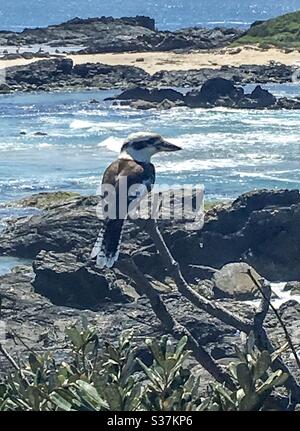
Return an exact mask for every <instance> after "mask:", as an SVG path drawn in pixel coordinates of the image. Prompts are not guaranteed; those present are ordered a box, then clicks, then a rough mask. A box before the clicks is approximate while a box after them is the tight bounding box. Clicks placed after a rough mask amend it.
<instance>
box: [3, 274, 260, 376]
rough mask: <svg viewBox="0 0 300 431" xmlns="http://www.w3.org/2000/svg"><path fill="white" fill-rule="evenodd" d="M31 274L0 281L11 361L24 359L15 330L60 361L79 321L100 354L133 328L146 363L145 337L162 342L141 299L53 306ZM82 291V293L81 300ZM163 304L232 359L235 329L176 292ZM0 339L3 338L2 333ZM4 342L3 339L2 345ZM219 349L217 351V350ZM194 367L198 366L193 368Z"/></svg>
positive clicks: (235, 305) (238, 309)
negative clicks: (96, 337) (35, 289)
mask: <svg viewBox="0 0 300 431" xmlns="http://www.w3.org/2000/svg"><path fill="white" fill-rule="evenodd" d="M32 276H33V274H32V273H31V271H30V268H28V270H27V272H26V271H24V270H23V271H21V272H19V271H14V272H12V273H10V274H7V275H5V276H2V277H0V297H1V322H5V325H6V327H5V335H6V339H5V341H4V345H5V348H6V349H7V350H8V351H9V352H10V354H11V355H12V356H13V357H17V356H19V355H22V354H25V355H26V357H27V356H28V350H27V347H24V346H23V344H21V343H19V342H16V340H15V338H14V337H13V331H14V332H15V333H17V334H18V336H19V337H21V338H22V339H23V340H24V341H25V342H26V345H27V346H29V347H30V348H32V349H33V350H34V351H35V352H36V353H42V352H44V353H45V352H47V351H48V352H49V351H51V352H53V354H54V357H55V358H57V359H60V360H62V359H63V358H66V357H67V355H68V349H67V348H66V342H65V334H64V329H65V328H66V327H69V326H71V325H73V324H75V323H77V322H78V323H80V322H81V321H82V319H85V320H86V322H87V323H88V324H89V325H91V326H92V327H93V328H95V330H96V331H97V333H98V335H99V341H100V346H99V347H100V351H101V349H102V348H103V346H104V343H105V342H106V341H110V342H115V341H116V340H117V338H118V336H119V334H120V332H121V331H122V330H126V329H133V330H134V335H135V337H134V340H135V343H136V344H137V346H138V348H139V356H140V357H143V358H144V359H145V360H146V362H147V356H146V351H145V350H143V349H141V344H142V343H144V341H145V339H146V338H149V337H160V336H162V335H163V334H164V333H165V331H164V329H163V328H162V326H161V324H160V322H159V321H158V320H157V318H156V316H155V314H154V312H153V311H152V309H151V306H150V304H149V303H148V301H147V300H146V299H145V298H139V299H138V300H137V301H136V302H116V301H110V302H109V301H106V302H102V303H98V304H96V303H95V304H93V307H89V308H92V309H84V307H81V309H79V308H78V307H77V308H71V307H62V306H58V305H54V304H53V303H52V302H51V301H50V300H49V299H47V298H46V297H44V296H42V295H39V294H38V293H34V292H32V287H31V279H32ZM83 294H84V292H82V295H83ZM163 300H164V301H165V303H166V305H167V306H168V309H169V310H170V312H171V313H172V314H173V315H174V316H176V319H177V320H178V321H179V322H180V323H181V324H184V325H186V327H187V328H188V329H189V330H190V331H191V332H192V334H193V336H194V337H195V338H196V339H197V341H198V342H200V343H201V345H203V346H206V348H207V349H208V350H209V351H211V352H212V354H213V356H214V357H216V358H217V359H220V358H226V357H232V356H234V354H235V353H234V348H233V345H234V344H235V343H237V342H239V341H238V340H239V337H237V334H236V331H235V329H234V328H231V327H229V326H227V325H224V324H223V323H221V322H220V321H218V320H217V319H215V318H213V317H211V316H209V315H208V314H207V313H205V312H202V311H201V310H199V309H195V308H194V307H193V306H192V305H191V304H190V303H189V302H188V301H187V300H185V299H184V298H182V297H181V295H179V294H178V293H176V292H173V293H169V294H164V295H163ZM223 305H224V306H226V307H228V308H229V310H231V311H233V310H234V313H235V314H238V313H241V316H244V317H248V318H251V317H252V316H253V308H252V307H250V306H249V305H246V306H243V304H241V303H239V302H236V301H233V300H230V302H228V303H225V302H224V301H223ZM1 335H2V333H1ZM1 342H3V340H1ZM216 347H218V349H216ZM195 364H196V363H195ZM8 367H9V363H8V362H7V361H6V360H5V358H4V357H3V356H2V355H0V370H1V371H0V373H1V372H4V371H6V370H7V369H8Z"/></svg>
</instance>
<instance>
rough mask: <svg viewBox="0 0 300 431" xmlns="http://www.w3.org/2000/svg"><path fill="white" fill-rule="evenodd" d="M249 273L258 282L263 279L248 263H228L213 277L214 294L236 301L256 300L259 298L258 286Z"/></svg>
mask: <svg viewBox="0 0 300 431" xmlns="http://www.w3.org/2000/svg"><path fill="white" fill-rule="evenodd" d="M248 271H251V274H252V276H253V277H254V278H255V280H256V281H257V282H259V280H260V279H261V278H262V277H261V276H260V275H259V274H258V273H257V272H256V271H255V270H254V269H253V268H251V266H249V265H248V264H247V263H243V262H241V263H228V264H227V265H224V266H223V268H221V269H220V271H217V272H215V274H214V276H213V281H214V286H215V287H214V292H215V293H216V294H217V296H221V297H228V298H236V299H254V298H255V297H256V296H259V295H258V289H257V286H256V285H255V283H254V282H253V281H252V280H251V278H250V277H249V276H248V274H247V272H248Z"/></svg>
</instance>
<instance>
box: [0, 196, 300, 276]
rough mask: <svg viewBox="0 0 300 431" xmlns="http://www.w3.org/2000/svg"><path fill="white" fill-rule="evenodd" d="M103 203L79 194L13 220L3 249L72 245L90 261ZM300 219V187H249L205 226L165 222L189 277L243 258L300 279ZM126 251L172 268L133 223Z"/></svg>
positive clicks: (150, 269) (143, 263)
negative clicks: (195, 227)
mask: <svg viewBox="0 0 300 431" xmlns="http://www.w3.org/2000/svg"><path fill="white" fill-rule="evenodd" d="M97 203H98V198H97V197H82V196H79V197H71V198H68V199H67V200H66V201H65V202H63V203H61V202H60V203H58V204H57V205H53V206H50V207H49V209H48V210H47V211H44V212H42V213H39V214H37V215H33V216H31V217H24V218H20V219H18V220H10V221H8V222H7V225H6V228H5V229H4V230H3V231H2V232H1V233H0V254H5V255H15V256H21V257H29V258H33V259H34V258H35V257H36V256H37V254H38V253H39V252H40V251H41V250H46V251H54V252H57V253H69V252H71V253H73V254H75V255H76V256H78V259H79V260H80V261H82V262H84V261H85V259H86V257H88V256H89V253H90V251H91V248H92V246H93V243H94V241H95V238H96V237H97V234H98V230H99V228H100V226H101V221H100V220H99V219H98V218H97V216H96V206H97ZM299 226H300V193H299V190H273V191H272V190H260V191H255V192H251V193H246V194H244V195H242V196H241V197H239V198H238V199H236V200H235V201H234V202H233V203H232V204H230V205H225V206H223V207H218V208H216V209H212V210H209V211H208V212H207V214H206V220H205V224H204V227H203V229H202V230H195V231H187V230H186V229H185V225H184V223H183V222H182V221H172V220H170V221H169V220H162V221H161V222H160V229H161V230H162V232H163V235H164V237H165V240H166V241H167V244H168V245H169V247H170V250H171V252H172V253H173V254H174V257H175V258H176V259H177V260H178V261H179V262H180V264H181V267H182V270H183V272H184V274H185V275H186V276H187V277H188V275H189V273H190V274H191V275H193V277H194V280H193V277H191V275H190V276H189V277H190V278H189V282H191V283H194V284H197V283H198V282H199V278H201V277H202V276H203V277H204V278H208V277H207V275H205V274H203V275H200V274H201V269H200V270H199V276H198V275H197V267H198V266H199V265H202V266H203V265H205V266H209V267H212V268H221V267H222V266H224V265H226V264H227V263H232V262H239V261H243V262H246V263H248V264H249V265H251V266H252V267H253V268H254V269H255V270H256V271H257V272H258V273H259V274H261V275H262V276H263V277H266V278H267V279H269V280H271V281H278V280H279V281H280V280H287V281H288V280H297V279H298V280H300V254H299V244H300V228H299ZM199 244H200V245H202V246H201V247H199ZM283 250H284V252H283ZM121 251H122V255H126V254H127V253H130V254H131V255H133V256H134V259H135V261H136V263H137V264H138V265H139V266H140V267H141V268H142V269H143V270H144V272H145V273H146V274H149V275H150V276H151V277H153V278H154V279H157V280H160V281H162V282H164V278H165V277H166V275H167V274H166V272H165V270H164V268H163V266H162V263H161V261H160V259H159V258H158V256H157V254H156V252H155V249H154V246H153V244H152V241H151V239H150V238H149V237H148V236H147V235H146V234H145V233H144V232H143V231H141V230H139V229H138V228H137V227H136V226H135V225H134V224H132V223H130V222H127V223H126V225H125V230H124V240H123V242H122V250H121ZM81 256H82V257H81ZM85 256H86V257H85ZM190 265H192V271H191V267H190ZM196 278H197V279H198V280H195V279H196Z"/></svg>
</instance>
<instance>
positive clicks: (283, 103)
mask: <svg viewBox="0 0 300 431" xmlns="http://www.w3.org/2000/svg"><path fill="white" fill-rule="evenodd" d="M277 106H278V107H279V108H281V109H300V100H296V99H288V98H287V97H281V98H280V99H279V100H278V102H277Z"/></svg>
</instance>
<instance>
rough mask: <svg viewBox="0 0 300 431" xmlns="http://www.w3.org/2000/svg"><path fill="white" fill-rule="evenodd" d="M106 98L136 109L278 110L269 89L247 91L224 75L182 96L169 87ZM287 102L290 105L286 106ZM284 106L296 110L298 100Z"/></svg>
mask: <svg viewBox="0 0 300 431" xmlns="http://www.w3.org/2000/svg"><path fill="white" fill-rule="evenodd" d="M106 100H122V101H124V100H128V101H130V102H131V103H129V105H130V106H131V107H132V108H136V109H152V108H157V109H170V108H172V107H175V106H188V107H189V108H212V107H220V106H221V107H225V108H236V109H237V108H240V109H279V103H280V99H279V101H277V99H276V97H275V96H273V95H272V94H271V93H270V92H269V91H267V90H263V89H262V88H261V86H257V87H256V88H255V89H254V90H253V91H252V93H251V94H245V93H244V89H243V88H241V87H237V86H236V85H234V83H233V82H232V81H229V80H227V79H224V78H212V79H208V80H207V81H206V82H205V83H204V84H203V85H202V87H201V89H200V90H193V91H191V92H188V93H187V94H186V95H183V94H182V93H180V92H179V91H175V90H173V89H152V90H151V89H148V88H144V87H135V88H131V89H129V90H125V91H123V92H122V93H121V94H120V95H118V96H116V97H111V98H108V99H106ZM289 103H290V105H289ZM285 106H286V108H287V109H288V106H290V108H289V109H298V108H297V107H300V101H296V102H295V101H289V100H288V99H287V101H286V103H285Z"/></svg>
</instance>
